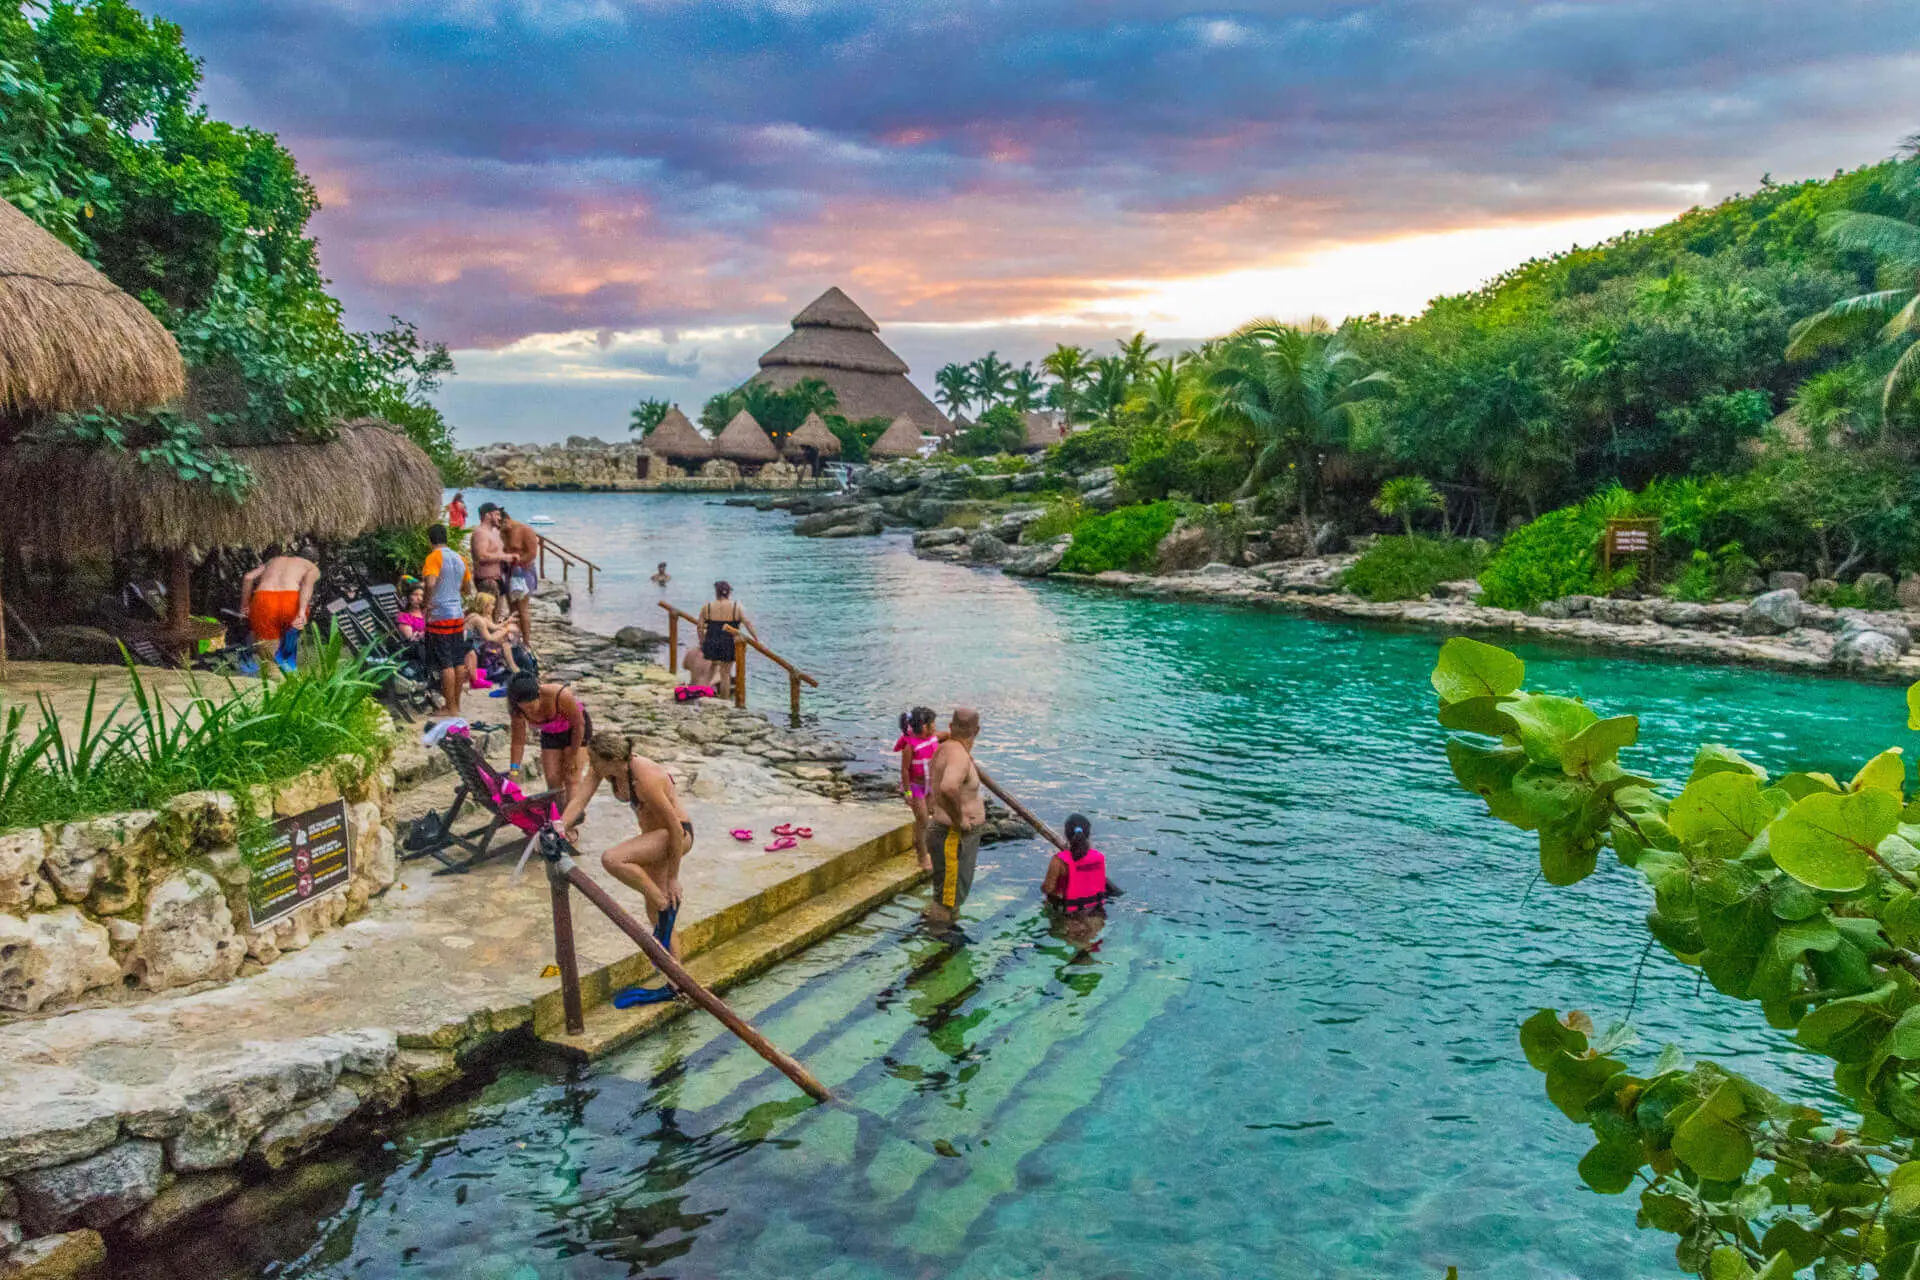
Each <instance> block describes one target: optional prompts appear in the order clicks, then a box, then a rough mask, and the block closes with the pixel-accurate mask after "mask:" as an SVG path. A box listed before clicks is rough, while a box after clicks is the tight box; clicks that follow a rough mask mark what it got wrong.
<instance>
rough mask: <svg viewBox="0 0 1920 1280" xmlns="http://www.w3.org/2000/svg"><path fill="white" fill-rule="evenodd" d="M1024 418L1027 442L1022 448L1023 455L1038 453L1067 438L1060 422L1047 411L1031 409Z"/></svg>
mask: <svg viewBox="0 0 1920 1280" xmlns="http://www.w3.org/2000/svg"><path fill="white" fill-rule="evenodd" d="M1022 417H1023V418H1024V419H1025V421H1026V427H1027V440H1026V443H1025V444H1024V445H1022V446H1021V447H1020V450H1019V452H1021V453H1037V452H1039V451H1040V450H1042V449H1045V448H1047V447H1048V446H1049V445H1056V444H1059V443H1060V442H1061V441H1062V440H1065V439H1066V438H1067V433H1066V431H1065V430H1064V429H1063V428H1062V426H1061V424H1060V422H1059V420H1058V419H1057V418H1055V417H1054V415H1053V414H1052V413H1050V412H1048V411H1047V410H1044V409H1029V410H1027V412H1026V413H1025V414H1024V415H1022Z"/></svg>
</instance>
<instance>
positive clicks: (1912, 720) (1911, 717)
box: [1907, 684, 1920, 729]
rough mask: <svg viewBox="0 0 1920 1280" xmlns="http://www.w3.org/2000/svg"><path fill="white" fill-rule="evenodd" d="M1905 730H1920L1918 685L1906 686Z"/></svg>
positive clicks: (1919, 692) (1919, 687)
mask: <svg viewBox="0 0 1920 1280" xmlns="http://www.w3.org/2000/svg"><path fill="white" fill-rule="evenodd" d="M1907 728H1909V729H1920V684H1910V685H1908V686H1907Z"/></svg>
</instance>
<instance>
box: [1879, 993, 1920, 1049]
mask: <svg viewBox="0 0 1920 1280" xmlns="http://www.w3.org/2000/svg"><path fill="white" fill-rule="evenodd" d="M1887 1052H1889V1053H1891V1054H1892V1055H1893V1056H1894V1057H1896V1058H1906V1059H1908V1060H1915V1059H1920V1005H1915V1006H1914V1007H1913V1008H1911V1009H1908V1010H1907V1011H1906V1012H1905V1013H1903V1014H1901V1015H1900V1018H1899V1020H1898V1021H1897V1022H1895V1023H1894V1024H1893V1030H1892V1031H1891V1032H1890V1033H1889V1034H1888V1036H1887Z"/></svg>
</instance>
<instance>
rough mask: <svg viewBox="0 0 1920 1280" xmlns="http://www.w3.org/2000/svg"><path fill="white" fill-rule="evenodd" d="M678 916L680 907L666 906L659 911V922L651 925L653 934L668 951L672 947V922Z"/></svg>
mask: <svg viewBox="0 0 1920 1280" xmlns="http://www.w3.org/2000/svg"><path fill="white" fill-rule="evenodd" d="M679 917H680V908H678V907H668V908H667V909H666V910H665V911H662V912H661V913H660V923H659V924H656V925H655V926H653V936H654V937H655V938H656V939H658V941H659V943H660V945H661V946H663V947H665V948H667V949H668V950H669V951H671V950H672V949H673V922H674V921H675V920H677V919H679Z"/></svg>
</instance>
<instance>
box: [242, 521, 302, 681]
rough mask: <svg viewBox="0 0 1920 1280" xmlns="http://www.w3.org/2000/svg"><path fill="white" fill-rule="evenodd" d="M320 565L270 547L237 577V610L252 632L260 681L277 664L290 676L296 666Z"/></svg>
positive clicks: (268, 674)
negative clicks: (254, 566)
mask: <svg viewBox="0 0 1920 1280" xmlns="http://www.w3.org/2000/svg"><path fill="white" fill-rule="evenodd" d="M319 581H320V566H319V565H317V564H315V563H314V562H313V561H311V560H309V559H307V558H306V557H305V556H299V555H293V554H291V553H289V554H282V553H281V551H280V549H279V548H278V547H274V548H270V549H269V550H268V552H267V559H266V561H265V563H263V564H262V565H261V566H260V567H259V568H257V569H254V570H253V571H252V572H250V573H248V574H247V575H246V576H245V577H244V578H242V579H240V612H241V614H242V615H243V616H245V618H246V620H247V626H248V627H249V628H251V629H252V631H253V645H254V649H255V651H256V652H258V653H259V655H260V679H261V680H262V681H263V682H264V681H266V680H268V679H269V678H271V677H270V673H271V672H272V671H273V669H274V668H275V667H276V666H277V667H279V668H280V670H281V671H283V672H286V673H287V674H289V675H291V674H292V673H293V672H294V671H295V670H296V669H297V667H298V666H299V655H300V632H301V631H302V630H304V629H305V628H306V625H307V611H308V610H309V609H311V608H312V607H313V588H314V584H315V583H317V582H319Z"/></svg>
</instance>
